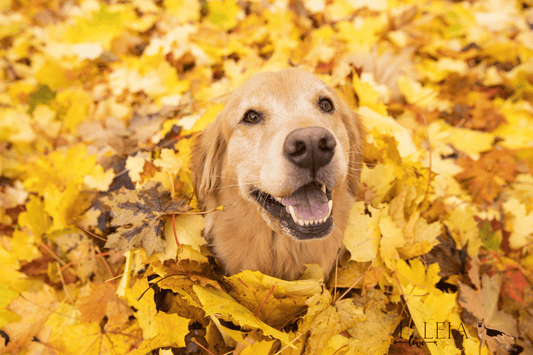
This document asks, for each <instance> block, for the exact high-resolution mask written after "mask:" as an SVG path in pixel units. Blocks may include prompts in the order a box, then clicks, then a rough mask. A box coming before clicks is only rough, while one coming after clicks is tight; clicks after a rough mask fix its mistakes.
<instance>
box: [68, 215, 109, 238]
mask: <svg viewBox="0 0 533 355" xmlns="http://www.w3.org/2000/svg"><path fill="white" fill-rule="evenodd" d="M70 223H72V224H73V225H75V226H76V227H77V228H78V229H80V230H81V231H82V232H85V233H86V234H89V235H90V236H91V237H94V238H96V239H100V240H103V241H104V242H107V239H105V238H103V237H100V236H99V235H97V234H94V233H93V232H90V231H88V230H87V229H85V228H83V227H82V226H80V225H79V224H78V223H76V221H74V220H73V219H72V220H71V221H70Z"/></svg>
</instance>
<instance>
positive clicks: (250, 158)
mask: <svg viewBox="0 0 533 355" xmlns="http://www.w3.org/2000/svg"><path fill="white" fill-rule="evenodd" d="M361 142H362V129H361V126H360V123H359V119H358V117H357V116H356V115H355V114H354V113H353V112H352V111H351V110H350V109H349V108H348V107H347V105H346V104H345V103H344V102H343V101H342V100H341V99H340V98H339V97H338V96H337V94H336V93H335V91H334V90H333V89H331V88H330V87H328V86H327V85H326V84H324V83H323V82H322V81H320V80H319V79H318V78H316V77H315V76H314V75H312V74H310V73H307V72H305V71H302V70H300V69H294V68H291V69H285V70H282V71H279V72H265V73H260V74H257V75H255V76H253V77H252V78H250V79H249V80H248V81H246V82H245V83H244V84H243V85H242V86H241V87H240V88H239V89H238V90H236V91H235V92H233V93H232V94H231V95H230V97H229V100H228V102H227V104H226V106H225V108H224V109H223V110H222V111H221V112H220V114H219V115H218V116H217V117H216V118H215V120H214V122H212V123H211V124H210V125H209V126H208V127H207V128H206V129H205V130H204V131H203V132H202V133H201V134H200V135H199V136H198V137H197V141H196V144H195V145H194V147H193V153H192V158H191V170H192V172H193V175H194V178H195V189H196V193H197V196H198V200H199V202H200V205H201V206H203V207H206V208H213V207H216V205H217V204H218V203H220V204H225V206H226V211H225V213H229V215H231V220H233V221H234V222H235V224H236V225H237V224H239V223H243V224H246V223H247V221H246V218H245V217H244V215H241V216H239V215H233V214H234V212H231V211H232V208H233V207H235V206H236V205H242V204H245V205H246V206H248V208H249V209H250V210H247V211H246V212H245V214H247V215H248V214H250V213H251V211H254V212H255V214H258V215H260V216H261V218H262V220H263V221H264V223H266V225H268V227H269V228H270V229H271V230H272V231H274V232H275V233H277V234H279V235H282V236H285V237H286V238H293V239H294V240H296V241H310V240H316V239H322V238H326V237H327V236H329V235H330V234H331V232H332V230H333V228H334V225H335V223H336V221H335V220H334V219H335V216H334V214H333V213H332V211H333V210H335V209H346V208H348V209H349V206H337V205H336V203H335V202H336V201H335V195H336V194H340V193H342V194H351V195H352V196H353V195H354V194H355V191H356V190H357V185H358V184H359V166H358V165H359V164H360V159H361V150H362V148H361ZM228 190H232V191H233V192H232V193H231V194H230V195H231V196H228ZM335 193H336V194H335ZM235 211H236V210H235ZM223 213H224V212H223ZM235 213H236V212H235ZM241 214H243V213H241ZM256 220H257V219H254V222H253V223H257V222H255V221H256ZM213 223H216V222H214V221H213ZM212 227H213V228H208V229H210V233H211V234H212V236H211V239H215V243H216V239H217V238H218V236H217V235H216V234H217V233H216V232H214V230H215V229H216V226H215V225H213V226H212ZM339 227H342V229H343V228H344V226H339ZM236 228H237V227H236Z"/></svg>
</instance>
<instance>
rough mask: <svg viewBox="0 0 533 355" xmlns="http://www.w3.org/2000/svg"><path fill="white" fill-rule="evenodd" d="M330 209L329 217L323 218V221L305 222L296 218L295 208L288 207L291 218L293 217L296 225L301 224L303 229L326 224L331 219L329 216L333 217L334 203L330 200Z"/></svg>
mask: <svg viewBox="0 0 533 355" xmlns="http://www.w3.org/2000/svg"><path fill="white" fill-rule="evenodd" d="M328 207H329V211H328V215H327V216H326V217H324V218H321V219H317V220H305V221H304V220H302V219H298V218H297V217H296V213H295V212H294V207H292V206H288V208H289V212H290V214H291V217H292V220H293V221H294V223H296V224H299V225H301V226H302V227H303V226H309V225H316V224H320V223H324V222H326V221H327V219H328V218H329V216H330V215H331V210H332V209H333V201H332V200H330V201H329V202H328Z"/></svg>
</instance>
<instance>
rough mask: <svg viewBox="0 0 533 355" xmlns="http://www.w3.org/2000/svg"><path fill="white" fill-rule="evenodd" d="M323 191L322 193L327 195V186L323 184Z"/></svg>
mask: <svg viewBox="0 0 533 355" xmlns="http://www.w3.org/2000/svg"><path fill="white" fill-rule="evenodd" d="M321 189H322V192H323V193H326V184H322V187H321Z"/></svg>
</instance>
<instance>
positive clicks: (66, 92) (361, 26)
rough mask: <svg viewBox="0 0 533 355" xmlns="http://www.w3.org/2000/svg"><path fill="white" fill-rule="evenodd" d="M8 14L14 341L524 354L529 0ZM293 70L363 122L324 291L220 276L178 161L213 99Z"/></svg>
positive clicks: (7, 310) (217, 349)
mask: <svg viewBox="0 0 533 355" xmlns="http://www.w3.org/2000/svg"><path fill="white" fill-rule="evenodd" d="M0 11H1V12H0V68H1V70H0V151H1V156H0V174H1V177H0V268H1V269H0V270H1V272H0V327H1V329H2V330H1V331H0V335H1V338H0V352H1V353H8V354H126V353H129V354H146V353H150V352H151V353H153V354H196V353H200V354H208V353H212V354H224V353H233V354H300V353H305V354H338V355H340V354H387V353H389V354H398V353H403V354H433V355H435V354H446V355H449V354H461V353H463V354H493V353H499V354H508V353H512V354H519V353H524V354H532V353H533V348H532V341H533V289H532V286H531V283H532V280H533V255H532V250H533V248H532V242H533V176H532V169H533V144H532V142H533V106H532V104H531V101H532V98H533V56H532V54H533V31H532V28H533V2H531V0H487V1H476V0H472V1H431V2H430V1H418V0H405V1H404V0H372V1H368V0H312V1H304V2H300V1H296V0H295V1H284V0H276V1H267V0H257V1H246V0H242V1H240V0H239V1H236V0H224V1H223V2H221V1H207V2H205V1H194V0H189V1H187V0H162V1H156V2H153V1H149V0H132V1H114V0H111V1H105V2H98V1H94V0H86V1H84V0H79V1H74V0H73V1H68V0H67V1H63V0H4V1H2V2H1V3H0ZM288 66H298V67H301V68H304V69H306V70H309V71H311V72H313V73H315V74H317V75H318V76H319V77H320V78H321V79H322V80H324V81H325V82H326V83H328V84H329V85H331V86H333V87H334V88H336V89H337V90H338V92H339V93H340V95H341V96H342V97H343V98H344V99H345V100H346V101H347V102H349V103H350V104H351V105H352V106H353V108H354V110H356V111H357V112H358V113H359V114H360V116H361V117H362V119H363V121H364V123H365V126H366V127H367V130H368V132H369V135H368V139H367V142H366V143H367V144H366V150H365V166H364V167H363V169H362V186H361V201H360V202H358V203H357V204H356V205H355V206H354V207H353V209H352V211H351V216H350V224H349V226H348V228H347V230H346V235H345V244H346V246H347V248H348V250H349V252H350V253H349V254H347V255H346V256H345V257H344V258H343V259H342V260H339V267H338V268H337V270H335V272H334V274H333V275H332V277H331V278H330V280H329V282H328V283H327V284H324V283H323V275H321V270H319V268H317V267H316V266H312V265H310V266H309V268H308V270H307V272H306V274H305V275H304V277H303V279H302V280H298V281H294V282H287V281H283V280H277V279H273V278H271V277H267V276H264V275H261V274H260V273H258V272H250V271H245V272H242V273H240V274H238V275H235V276H232V277H223V276H222V275H220V272H219V270H218V269H217V268H216V265H215V262H214V260H213V259H212V258H210V257H209V255H210V254H209V252H208V251H207V248H206V245H205V241H204V240H203V239H202V237H201V230H202V228H203V219H202V218H203V217H202V216H201V215H200V214H197V212H198V210H197V208H196V201H195V197H194V192H193V188H192V186H191V175H190V172H189V170H188V168H187V164H188V156H189V153H190V147H191V144H192V142H193V140H194V136H195V134H197V132H199V131H201V130H202V129H203V128H204V127H205V126H206V125H207V124H208V123H209V122H210V121H211V120H212V119H213V118H214V117H215V116H216V114H217V112H219V111H220V110H221V108H222V107H223V95H224V94H226V93H228V92H231V91H232V90H234V89H235V88H237V87H238V86H239V85H240V84H241V83H242V82H243V81H244V80H245V79H246V78H248V77H250V76H251V75H252V74H254V73H256V72H260V71H265V70H278V69H281V68H285V67H288ZM221 98H222V99H221ZM209 213H224V212H223V211H211V212H209ZM165 276H168V277H167V278H165V279H164V280H162V281H160V282H158V283H157V286H155V287H152V288H149V286H150V285H151V284H152V283H153V282H155V281H158V280H160V279H161V277H165ZM143 292H145V293H143ZM141 296H142V297H141ZM481 319H484V324H485V326H487V327H489V328H491V329H496V330H499V331H501V332H503V333H505V334H506V337H505V339H504V341H503V344H499V343H498V342H496V341H495V340H494V338H491V337H490V336H487V337H484V338H483V341H484V342H485V340H486V341H487V342H486V343H487V344H486V345H487V346H484V347H483V348H481V349H480V348H479V346H480V338H479V337H478V334H477V329H476V326H477V322H478V321H479V320H481ZM424 322H425V323H424ZM437 322H440V323H437ZM435 324H436V326H435ZM425 325H426V326H425ZM436 327H437V328H440V329H441V330H440V333H437V332H438V331H439V330H438V329H435V328H436ZM443 327H444V328H443ZM443 329H445V330H443ZM411 335H413V337H414V339H419V340H421V339H423V338H425V339H426V341H430V340H431V338H433V340H435V338H439V339H438V340H436V341H435V343H428V344H427V345H423V346H422V347H420V348H418V347H416V346H409V344H406V342H407V339H409V337H410V336H411ZM510 336H514V337H516V340H513V339H512V338H511V337H510ZM440 338H443V339H440ZM461 349H462V350H461Z"/></svg>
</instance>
